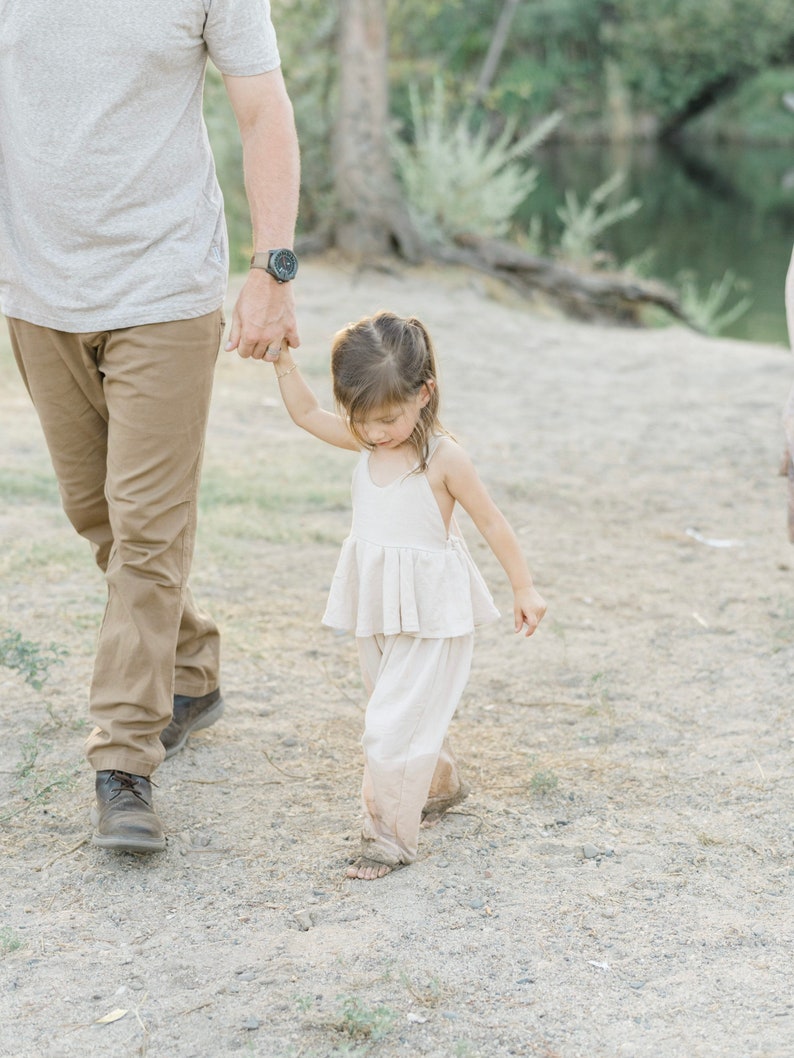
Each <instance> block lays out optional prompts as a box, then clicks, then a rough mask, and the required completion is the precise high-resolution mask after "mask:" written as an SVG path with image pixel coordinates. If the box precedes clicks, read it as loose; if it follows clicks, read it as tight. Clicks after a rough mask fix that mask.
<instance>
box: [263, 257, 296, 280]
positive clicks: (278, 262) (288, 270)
mask: <svg viewBox="0 0 794 1058" xmlns="http://www.w3.org/2000/svg"><path fill="white" fill-rule="evenodd" d="M268 270H269V271H270V272H272V273H273V275H274V276H275V277H276V279H279V280H281V282H286V281H287V280H289V279H294V278H295V275H296V273H297V271H298V258H297V257H296V256H295V254H294V253H293V252H292V250H274V251H273V253H272V254H271V255H270V268H269V269H268Z"/></svg>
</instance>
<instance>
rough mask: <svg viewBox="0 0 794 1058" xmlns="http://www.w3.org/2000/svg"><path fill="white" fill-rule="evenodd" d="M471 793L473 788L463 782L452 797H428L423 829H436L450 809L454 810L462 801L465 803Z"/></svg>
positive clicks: (423, 815) (423, 813)
mask: <svg viewBox="0 0 794 1058" xmlns="http://www.w3.org/2000/svg"><path fill="white" fill-rule="evenodd" d="M470 793H471V787H470V786H469V785H468V784H467V783H465V782H462V783H461V784H460V786H459V787H458V789H457V792H456V793H454V794H452V796H451V797H428V799H427V803H426V804H425V807H424V808H423V809H422V823H421V825H422V826H423V827H434V826H435V825H436V823H440V822H441V820H442V819H443V818H444V816H445V815H446V814H447V812H448V811H449V810H450V808H454V807H455V805H459V804H460V803H461V801H465V800H466V798H467V797H468V796H469V794H470Z"/></svg>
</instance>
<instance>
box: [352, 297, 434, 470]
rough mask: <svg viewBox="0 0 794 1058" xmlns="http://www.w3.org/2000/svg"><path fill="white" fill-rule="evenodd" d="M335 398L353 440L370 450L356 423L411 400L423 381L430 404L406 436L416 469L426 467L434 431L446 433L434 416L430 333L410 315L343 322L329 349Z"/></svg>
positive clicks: (382, 315) (387, 314)
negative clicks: (345, 325) (345, 324)
mask: <svg viewBox="0 0 794 1058" xmlns="http://www.w3.org/2000/svg"><path fill="white" fill-rule="evenodd" d="M331 377H332V380H333V387H334V400H335V401H336V405H337V407H338V408H339V410H340V411H341V412H343V413H344V415H345V416H346V417H347V421H348V424H349V426H350V430H351V432H352V433H353V435H354V437H355V438H356V440H358V441H360V442H361V444H362V445H364V446H365V447H367V448H368V447H371V446H370V445H369V443H368V442H367V440H366V439H365V438H364V437H363V436H362V434H361V430H360V425H359V424H361V423H363V422H365V421H366V419H367V418H368V417H369V416H370V414H371V413H372V412H373V411H375V410H378V409H381V408H396V407H398V406H399V405H401V404H405V403H406V402H407V401H409V400H410V399H411V398H412V397H415V396H416V394H417V393H418V392H419V390H420V389H421V388H422V386H423V385H424V384H425V383H426V382H432V383H434V385H432V386H429V387H428V389H429V390H430V400H429V401H428V402H427V404H426V405H425V406H424V407H423V408H422V410H421V412H420V414H419V419H418V420H417V423H416V426H415V428H414V431H413V433H412V434H411V436H410V437H409V438H408V443H409V444H411V445H412V446H413V448H414V450H415V452H416V458H417V461H418V463H419V466H418V468H417V469H418V471H419V472H422V471H425V470H426V469H427V457H428V454H429V447H428V443H429V440H430V438H431V437H432V435H433V434H434V433H445V432H446V431H445V430H444V429H443V427H442V426H441V423H440V422H439V418H438V407H439V393H438V377H437V372H436V356H435V350H434V349H433V343H432V341H431V340H430V335H429V334H428V333H427V330H426V329H425V327H424V324H422V323H420V321H419V320H417V319H416V318H415V317H413V316H410V317H407V318H404V317H402V316H397V315H395V314H394V313H393V312H378V313H377V314H376V315H375V316H367V317H365V318H364V319H362V320H359V321H358V323H351V324H348V326H347V327H345V328H343V329H342V330H341V331H339V332H338V334H337V335H336V336H335V337H334V341H333V345H332V347H331Z"/></svg>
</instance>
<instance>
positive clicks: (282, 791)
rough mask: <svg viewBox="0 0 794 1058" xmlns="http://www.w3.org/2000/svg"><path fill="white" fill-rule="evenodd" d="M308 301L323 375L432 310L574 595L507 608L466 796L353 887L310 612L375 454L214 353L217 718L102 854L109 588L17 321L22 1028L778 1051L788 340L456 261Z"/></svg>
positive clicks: (344, 774) (206, 563)
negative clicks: (65, 481)
mask: <svg viewBox="0 0 794 1058" xmlns="http://www.w3.org/2000/svg"><path fill="white" fill-rule="evenodd" d="M299 297H300V313H301V330H302V337H303V349H302V350H301V362H302V364H303V365H304V368H305V370H306V372H307V374H308V376H309V377H310V378H311V379H312V380H313V381H314V383H315V385H316V387H317V388H318V390H319V391H321V392H322V393H323V394H326V395H327V391H328V386H327V349H328V341H329V338H330V336H331V334H332V333H333V332H334V331H335V330H336V329H337V328H338V327H339V326H340V325H342V324H343V323H345V322H347V321H348V320H351V319H355V318H358V317H359V316H361V315H363V314H366V313H369V312H372V311H374V310H376V309H378V308H383V307H389V308H393V309H395V310H396V311H398V312H404V313H408V312H411V313H416V314H418V315H420V316H421V317H423V318H424V319H425V321H426V322H427V324H428V325H429V327H430V329H431V332H432V333H433V335H434V337H435V339H436V342H437V345H438V349H439V355H440V359H441V363H442V368H443V372H442V404H443V411H444V420H445V423H446V425H447V426H448V428H449V429H451V430H452V431H453V432H454V433H455V434H456V435H457V436H458V438H459V440H460V441H461V442H462V443H463V444H464V445H465V446H466V447H467V448H468V450H469V451H470V453H471V454H472V456H473V457H474V459H475V461H476V463H477V464H478V467H479V469H480V473H481V475H482V477H483V478H484V479H485V480H486V482H487V483H488V485H489V487H490V488H491V491H492V493H493V495H494V496H495V498H496V499H497V502H499V503H500V505H501V506H502V507H503V509H504V510H505V512H506V513H507V515H508V517H509V518H510V519H511V521H512V522H513V524H514V526H515V527H516V528H517V530H518V532H519V533H520V534H521V538H522V540H523V541H524V542H525V545H526V550H527V553H528V556H529V559H530V562H531V564H532V566H533V569H534V571H535V574H536V579H537V582H538V584H539V586H540V588H541V590H542V591H543V593H544V594H545V595H546V597H547V599H548V601H549V612H548V616H547V618H546V620H545V622H544V624H543V625H542V626H541V629H540V630H539V631H538V633H537V635H536V636H535V637H534V638H533V639H531V640H529V641H526V640H523V639H517V638H516V637H514V636H513V634H512V630H511V620H510V618H509V616H505V617H504V618H503V619H502V621H501V622H499V623H498V624H496V625H493V626H489V627H488V628H486V629H484V630H483V631H482V633H481V634H480V635H479V641H478V647H477V651H476V654H475V663H474V670H473V674H472V679H471V682H470V685H469V689H468V692H467V694H466V696H465V700H464V702H463V704H462V706H461V709H460V711H459V714H458V716H457V717H456V720H455V722H454V726H453V734H454V742H455V746H456V748H457V750H458V752H459V755H460V756H461V758H462V761H463V762H464V764H465V768H466V774H467V777H468V779H469V781H470V782H471V784H472V787H473V792H472V795H471V797H470V799H469V800H468V801H467V802H466V803H465V804H464V805H463V806H461V810H460V811H457V812H455V813H454V814H453V815H450V816H449V817H448V818H447V819H446V821H445V822H444V823H443V824H442V825H441V826H439V827H437V828H435V829H434V830H429V831H425V832H423V837H422V842H421V847H420V855H419V860H418V862H417V863H416V864H415V865H413V866H412V867H411V868H410V869H408V870H404V871H400V872H397V873H395V874H393V875H391V876H389V877H387V878H385V879H383V880H381V881H379V882H373V883H367V882H353V881H348V880H346V879H344V878H343V877H342V872H343V868H344V865H345V863H346V862H347V858H348V857H349V856H351V855H352V854H353V852H354V851H355V848H356V835H357V825H358V818H357V817H358V801H357V798H358V786H359V780H360V770H361V759H360V747H359V745H358V738H359V735H360V729H361V721H362V709H363V704H364V703H363V696H362V688H361V684H360V681H359V677H358V672H357V665H356V658H355V649H354V643H353V641H352V640H351V638H350V637H349V636H347V635H337V634H334V633H333V632H331V631H329V630H326V629H323V628H321V626H320V616H321V614H322V607H323V604H324V598H325V593H326V590H327V587H328V583H329V578H330V575H331V572H332V570H333V566H334V562H335V559H336V554H337V551H338V547H339V543H340V541H341V539H342V538H343V536H344V535H345V532H346V530H347V525H348V519H349V512H348V509H347V504H348V495H349V492H348V489H349V475H350V471H351V466H352V464H351V459H350V456H349V455H348V454H347V453H344V452H336V451H332V450H330V449H326V448H324V447H323V446H322V445H320V444H319V442H316V441H314V440H313V439H312V438H309V437H307V436H304V435H302V434H300V433H299V432H298V431H296V430H295V428H294V427H293V426H292V425H291V423H289V421H288V419H287V417H286V415H285V413H284V412H283V410H282V408H281V406H280V404H279V402H278V394H277V391H276V386H275V383H274V380H273V377H272V370H271V368H270V367H262V366H261V365H254V364H250V363H243V362H241V361H239V360H238V359H237V358H236V356H234V355H231V356H230V355H228V354H223V353H222V354H221V358H220V360H219V364H218V372H217V386H216V391H215V399H214V406H213V412H212V422H211V428H210V432H209V438H208V445H207V455H206V468H205V475H204V488H203V500H202V520H201V525H200V539H199V546H198V551H197V555H196V561H195V565H194V578H193V584H194V589H195V591H196V594H197V596H198V597H199V598H200V599H201V600H202V601H203V602H204V603H205V604H206V605H207V606H208V607H209V608H210V609H211V610H212V611H213V613H214V614H215V616H216V617H217V619H218V620H219V622H220V623H221V625H222V628H223V630H224V634H225V654H224V679H223V685H224V689H225V696H226V699H227V711H226V714H225V716H224V717H223V719H222V720H221V721H220V722H219V723H218V724H217V725H216V726H215V727H213V728H212V729H210V730H208V731H206V732H202V733H201V734H198V735H196V736H195V737H194V738H192V739H191V740H190V742H189V744H188V747H187V748H186V749H185V751H184V752H182V753H181V754H180V755H179V756H177V757H175V758H174V759H173V760H171V761H169V762H168V763H167V764H165V765H164V766H163V767H162V768H161V769H160V770H159V771H158V773H157V775H156V780H157V783H158V789H157V791H156V796H157V805H158V808H159V811H160V814H161V816H162V818H163V820H164V823H165V825H166V828H167V831H168V839H169V840H168V848H167V851H166V852H164V853H162V854H160V855H157V856H152V857H135V856H132V855H128V854H121V855H120V854H108V853H103V852H102V851H100V850H98V849H96V848H94V847H93V846H92V845H91V844H90V843H89V842H88V836H89V825H88V811H89V807H90V804H91V800H92V777H91V774H90V772H89V771H88V769H87V767H86V765H85V763H84V761H83V757H82V741H83V738H84V736H85V734H86V726H87V717H86V704H85V703H86V687H87V683H88V679H89V676H90V671H91V657H92V649H93V644H94V640H95V636H96V631H97V628H98V623H99V619H100V615H101V610H102V603H103V591H104V589H103V585H102V581H101V578H100V577H99V575H98V574H97V572H96V571H95V570H94V569H93V568H92V564H91V559H90V555H89V552H88V548H87V545H85V544H83V542H82V541H80V540H79V539H77V538H76V537H75V536H74V534H73V533H72V532H71V530H70V528H69V527H68V525H67V524H66V521H65V518H64V516H63V515H62V513H61V512H60V508H59V505H58V498H57V490H56V488H55V486H54V484H53V482H52V476H51V472H50V469H49V463H48V459H47V456H46V453H45V451H44V448H43V443H42V440H41V436H40V433H39V428H38V423H37V421H36V418H35V415H34V413H33V411H32V409H31V408H30V406H29V404H28V401H27V397H26V394H25V393H24V391H23V389H22V386H21V384H20V382H19V380H18V379H17V377H16V374H15V370H14V367H13V364H12V362H11V358H10V354H9V352H8V347H7V343H6V342H5V339H4V338H3V339H2V341H3V344H2V346H1V347H0V348H1V350H2V356H1V357H0V439H1V440H2V445H1V447H0V453H2V454H1V455H0V487H1V488H2V492H0V495H2V500H3V502H2V506H0V529H1V530H2V539H3V547H2V552H1V553H0V575H1V577H2V610H0V627H2V634H3V635H5V636H6V637H8V635H10V634H14V633H18V634H19V635H20V636H21V637H22V639H23V641H24V642H23V645H27V654H26V657H27V664H28V666H29V668H31V669H32V670H33V674H34V675H35V674H36V673H37V674H38V676H39V677H40V678H41V679H44V682H43V685H42V686H41V687H40V688H39V689H37V688H36V687H35V686H33V685H32V684H31V683H30V682H26V681H25V679H24V678H23V675H24V673H23V670H22V669H21V668H19V667H17V668H8V667H5V668H0V692H1V693H0V719H1V720H2V730H3V732H4V742H5V746H4V752H3V755H2V775H1V776H0V791H1V793H0V798H1V802H0V827H1V828H2V831H1V833H2V843H3V848H2V868H1V869H2V890H1V891H0V898H1V899H2V917H1V918H0V984H1V985H2V988H1V990H0V992H1V995H0V1055H4V1056H14V1058H23V1056H24V1058H41V1056H47V1058H72V1056H80V1058H83V1056H85V1055H94V1054H113V1055H114V1056H117V1058H126V1056H137V1055H149V1056H151V1058H194V1056H195V1058H208V1056H209V1058H214V1056H222V1055H235V1054H238V1053H241V1054H251V1055H259V1056H263V1058H310V1056H325V1055H334V1054H346V1055H370V1054H371V1055H378V1056H379V1058H391V1056H395V1058H396V1056H400V1055H422V1056H425V1055H426V1056H434V1058H476V1056H482V1058H492V1056H494V1058H496V1056H501V1055H538V1056H544V1058H554V1056H560V1058H578V1056H587V1058H616V1056H621V1058H622V1056H632V1058H682V1056H685V1058H702V1056H714V1058H734V1056H735V1058H744V1056H753V1058H783V1056H786V1058H788V1056H790V1055H791V1054H792V1053H794V961H793V959H792V943H793V942H794V899H792V889H793V888H794V887H793V885H792V883H793V882H794V860H792V839H794V789H793V788H792V775H793V769H792V750H793V749H794V728H793V727H792V720H791V705H790V702H791V686H792V670H793V669H794V601H793V600H792V591H791V582H792V567H793V566H794V553H792V550H791V546H790V545H789V544H788V541H787V538H786V532H785V497H784V486H783V482H782V480H781V479H779V478H778V477H777V476H776V471H777V464H778V457H779V454H780V450H781V430H780V410H781V406H782V403H783V400H784V397H785V394H786V392H787V390H788V387H789V384H790V381H791V376H792V364H791V359H790V354H789V353H788V351H787V350H784V349H782V348H776V347H771V346H758V345H750V344H744V343H737V342H731V341H721V340H708V339H705V338H702V337H698V336H695V335H692V334H690V333H688V332H686V331H684V330H682V329H680V328H671V329H666V330H656V331H637V330H631V329H617V328H607V327H603V326H594V325H585V324H578V323H572V322H570V321H565V320H562V319H559V318H557V317H556V316H555V315H554V314H553V313H551V312H550V311H549V310H544V309H542V308H540V307H537V306H536V307H534V308H533V307H527V306H522V305H518V304H515V303H513V301H512V300H511V299H510V298H509V297H506V296H504V295H503V294H502V295H500V294H499V293H498V292H497V291H493V290H490V289H489V288H488V286H487V284H485V283H484V282H483V281H482V280H480V279H478V278H472V277H471V276H469V275H466V274H464V273H455V272H451V273H445V274H443V275H440V274H438V273H434V272H430V271H417V272H405V273H403V272H399V273H394V274H389V273H377V274H366V275H364V276H356V275H353V274H350V273H349V272H347V271H345V270H344V269H340V268H338V267H334V266H333V265H332V264H331V263H329V262H314V263H311V262H310V263H308V264H306V265H305V266H303V267H302V272H301V277H300V287H299ZM464 529H465V524H464ZM467 536H468V539H469V543H470V546H471V547H472V550H473V551H474V553H475V556H476V558H477V561H478V562H479V564H480V566H481V568H482V570H483V572H484V573H485V575H486V577H487V579H488V580H489V583H490V584H491V586H492V589H493V591H494V595H495V597H496V600H497V603H498V604H499V605H500V607H501V609H502V611H503V613H505V614H506V615H507V614H509V610H510V594H509V591H508V589H507V585H506V583H505V580H504V577H503V575H502V573H501V570H500V569H499V567H498V565H497V563H496V562H495V560H494V559H493V557H492V556H491V554H490V552H488V550H487V548H486V547H485V546H484V544H483V543H482V541H480V540H479V538H478V537H477V535H476V533H475V532H474V530H473V528H472V527H471V526H470V525H469V528H468V530H467ZM52 647H54V648H57V650H58V651H64V652H67V653H64V655H63V656H62V657H60V658H59V660H58V662H57V663H54V664H48V662H50V661H51V660H52V657H53V654H52V651H51V648H52ZM21 664H22V663H21V662H19V663H18V665H21Z"/></svg>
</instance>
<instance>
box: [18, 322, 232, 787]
mask: <svg viewBox="0 0 794 1058" xmlns="http://www.w3.org/2000/svg"><path fill="white" fill-rule="evenodd" d="M8 327H9V331H10V333H11V343H12V346H13V349H14V355H15V356H16V359H17V364H18V365H19V369H20V371H21V373H22V378H23V380H24V382H25V385H26V386H27V388H28V392H29V393H30V396H31V398H32V400H33V403H34V405H35V407H36V410H37V412H38V415H39V418H40V420H41V425H42V428H43V430H44V436H45V439H46V442H47V446H48V448H49V451H50V456H51V458H52V463H53V466H54V468H55V473H56V475H57V478H58V484H59V486H60V491H61V498H62V502H63V507H64V510H65V511H66V514H67V516H68V518H69V520H70V521H71V523H72V525H73V526H74V527H75V529H76V530H77V532H78V533H80V534H81V535H82V536H84V537H85V538H86V539H87V540H89V541H90V542H91V544H92V546H93V549H94V555H95V557H96V561H97V564H98V565H99V567H100V569H101V570H102V571H103V572H104V574H105V579H106V582H107V589H108V600H107V607H106V610H105V616H104V619H103V621H102V626H101V629H100V632H99V640H98V644H97V655H96V662H95V666H94V675H93V680H92V684H91V696H90V709H91V717H92V719H93V721H94V723H95V724H96V727H95V728H94V730H93V731H92V733H91V734H90V735H89V737H88V739H87V741H86V755H87V757H88V760H89V762H90V763H91V765H92V767H93V768H94V769H95V770H96V771H100V770H104V769H116V770H119V771H125V772H130V773H131V774H133V775H147V776H148V775H151V773H152V772H153V771H154V769H155V768H156V767H157V765H158V764H159V763H160V762H161V761H162V759H163V755H164V750H163V747H162V744H161V742H160V737H159V736H160V732H161V731H162V730H163V728H164V727H165V726H166V725H167V724H168V722H169V720H170V719H171V712H172V707H173V695H174V694H175V693H177V694H187V695H193V696H199V695H203V694H207V693H208V692H209V691H212V690H214V689H215V688H216V687H217V686H218V682H219V675H220V674H219V637H218V630H217V628H216V627H215V625H214V623H213V622H212V621H211V620H210V618H209V617H208V616H207V615H206V614H204V613H202V612H201V611H200V610H199V609H198V608H197V607H196V605H195V603H194V602H193V599H192V597H191V595H190V591H189V589H188V587H187V578H188V573H189V570H190V563H191V559H192V555H193V545H194V542H195V536H196V495H197V490H198V483H199V475H200V470H201V458H202V454H203V448H204V435H205V430H206V425H207V416H208V412H209V403H210V395H211V392H212V380H213V373H214V369H215V363H216V360H217V355H218V348H219V345H220V339H221V335H222V333H223V316H222V313H221V311H220V310H218V311H217V312H213V313H211V314H209V315H207V316H202V317H199V318H198V319H192V320H178V321H174V322H170V323H157V324H150V325H147V326H141V327H130V328H125V329H121V330H115V331H102V332H97V333H92V334H69V333H65V332H63V331H55V330H50V329H49V328H46V327H38V326H36V325H34V324H31V323H26V322H24V321H22V320H15V319H9V320H8Z"/></svg>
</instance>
